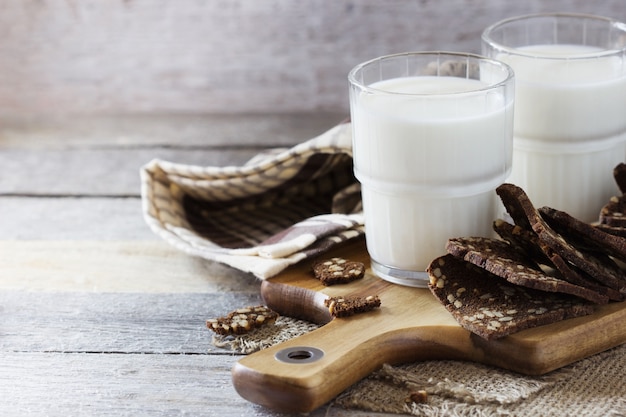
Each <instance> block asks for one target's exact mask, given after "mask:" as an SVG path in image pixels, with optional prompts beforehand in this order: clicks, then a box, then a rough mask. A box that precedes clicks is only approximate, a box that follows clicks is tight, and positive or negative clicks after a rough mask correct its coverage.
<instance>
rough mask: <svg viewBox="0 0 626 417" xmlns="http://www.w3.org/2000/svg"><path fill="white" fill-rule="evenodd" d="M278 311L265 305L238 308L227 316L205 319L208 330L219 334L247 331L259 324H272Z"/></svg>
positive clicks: (257, 326)
mask: <svg viewBox="0 0 626 417" xmlns="http://www.w3.org/2000/svg"><path fill="white" fill-rule="evenodd" d="M277 318H278V313H276V312H275V311H274V310H272V309H270V308H269V307H266V306H254V307H244V308H239V309H237V310H235V311H232V312H230V313H229V314H228V315H227V316H224V317H219V318H216V319H209V320H207V321H206V326H207V328H208V329H209V330H212V331H214V332H215V333H217V334H219V335H235V334H244V333H248V332H250V331H252V330H254V329H257V328H259V327H261V326H266V325H269V324H273V323H274V322H275V321H276V319H277Z"/></svg>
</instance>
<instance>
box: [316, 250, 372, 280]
mask: <svg viewBox="0 0 626 417" xmlns="http://www.w3.org/2000/svg"><path fill="white" fill-rule="evenodd" d="M313 273H314V274H315V277H316V278H317V279H319V280H320V281H321V282H322V284H324V285H326V286H330V285H336V284H347V283H348V282H352V281H355V280H357V279H361V278H363V276H364V275H365V264H364V263H363V262H354V261H348V260H347V259H343V258H337V257H336V258H331V259H325V260H323V261H320V262H317V263H315V264H314V265H313Z"/></svg>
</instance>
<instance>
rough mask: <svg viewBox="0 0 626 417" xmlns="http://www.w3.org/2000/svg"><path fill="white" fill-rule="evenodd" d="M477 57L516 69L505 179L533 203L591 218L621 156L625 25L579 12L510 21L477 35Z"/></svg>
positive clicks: (610, 187) (611, 188) (625, 153)
mask: <svg viewBox="0 0 626 417" xmlns="http://www.w3.org/2000/svg"><path fill="white" fill-rule="evenodd" d="M482 46H483V54H485V55H487V56H489V57H491V58H493V59H498V60H501V61H503V62H506V63H508V64H509V65H510V66H511V67H513V70H514V71H515V80H516V98H515V135H514V152H513V170H512V173H511V177H510V178H509V179H508V181H509V182H512V183H515V184H516V185H518V186H520V187H522V188H524V189H525V191H526V192H527V193H528V195H529V197H530V198H531V199H532V200H533V203H535V205H537V206H550V207H553V208H557V209H559V210H563V211H567V212H568V213H569V214H571V215H572V216H574V217H577V218H579V219H581V220H584V221H587V222H592V221H597V220H598V217H599V214H600V209H601V207H602V206H603V205H604V204H606V203H607V202H608V200H609V199H610V197H611V196H612V195H615V193H617V192H618V190H617V186H616V185H615V181H614V180H613V176H612V173H613V168H614V167H615V166H616V165H617V164H618V163H619V162H622V161H624V158H625V157H626V25H625V24H623V23H620V22H616V21H614V20H611V19H608V18H604V17H598V16H590V15H581V14H564V13H550V14H538V15H528V16H520V17H514V18H511V19H507V20H503V21H501V22H498V23H496V24H494V25H492V26H490V27H488V28H487V29H485V31H484V32H483V35H482Z"/></svg>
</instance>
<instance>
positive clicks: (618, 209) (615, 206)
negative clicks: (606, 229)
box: [600, 195, 626, 227]
mask: <svg viewBox="0 0 626 417" xmlns="http://www.w3.org/2000/svg"><path fill="white" fill-rule="evenodd" d="M600 224H605V225H607V226H612V227H626V195H621V196H619V197H617V196H613V197H611V199H610V200H609V202H608V203H607V204H606V205H605V206H604V207H602V209H600Z"/></svg>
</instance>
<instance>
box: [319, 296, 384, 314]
mask: <svg viewBox="0 0 626 417" xmlns="http://www.w3.org/2000/svg"><path fill="white" fill-rule="evenodd" d="M324 305H325V306H326V307H328V311H329V313H330V315H331V316H333V317H348V316H352V315H354V314H360V313H366V312H368V311H372V310H374V309H375V308H378V307H380V298H379V297H378V296H377V295H368V296H367V297H329V298H327V299H326V300H324Z"/></svg>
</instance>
